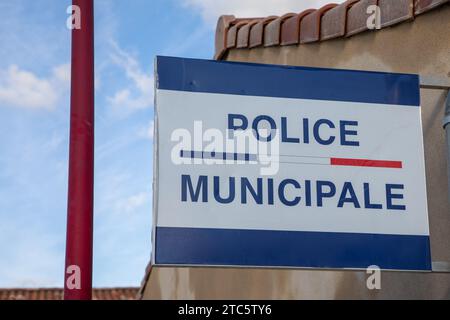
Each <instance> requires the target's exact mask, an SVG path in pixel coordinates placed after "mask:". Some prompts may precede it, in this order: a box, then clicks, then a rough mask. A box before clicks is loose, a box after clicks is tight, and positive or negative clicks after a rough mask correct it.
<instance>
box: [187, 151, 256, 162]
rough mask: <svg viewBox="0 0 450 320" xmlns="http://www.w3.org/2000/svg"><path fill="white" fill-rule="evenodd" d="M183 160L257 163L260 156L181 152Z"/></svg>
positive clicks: (214, 152) (215, 152)
mask: <svg viewBox="0 0 450 320" xmlns="http://www.w3.org/2000/svg"><path fill="white" fill-rule="evenodd" d="M180 157H181V158H189V159H216V160H236V161H238V160H239V161H257V160H258V155H256V154H249V153H236V152H234V153H230V152H228V153H227V152H217V151H213V152H206V151H188V150H181V151H180Z"/></svg>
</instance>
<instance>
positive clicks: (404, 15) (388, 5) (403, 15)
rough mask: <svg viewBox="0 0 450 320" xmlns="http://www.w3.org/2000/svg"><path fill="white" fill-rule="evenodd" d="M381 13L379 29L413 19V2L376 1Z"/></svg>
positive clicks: (403, 0)
mask: <svg viewBox="0 0 450 320" xmlns="http://www.w3.org/2000/svg"><path fill="white" fill-rule="evenodd" d="M378 6H379V7H380V12H381V27H382V28H385V27H389V26H392V25H394V24H397V23H400V22H403V21H406V20H411V19H414V0H395V1H392V0H378Z"/></svg>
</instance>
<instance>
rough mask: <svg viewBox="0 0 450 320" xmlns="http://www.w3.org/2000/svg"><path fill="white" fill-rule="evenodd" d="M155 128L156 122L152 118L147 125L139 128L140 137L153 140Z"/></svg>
mask: <svg viewBox="0 0 450 320" xmlns="http://www.w3.org/2000/svg"><path fill="white" fill-rule="evenodd" d="M154 130H155V122H154V121H153V120H151V121H150V122H149V123H148V125H147V126H143V127H141V129H140V130H139V137H141V138H145V139H150V140H153V135H154Z"/></svg>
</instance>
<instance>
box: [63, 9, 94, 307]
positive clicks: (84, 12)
mask: <svg viewBox="0 0 450 320" xmlns="http://www.w3.org/2000/svg"><path fill="white" fill-rule="evenodd" d="M73 6H78V7H79V8H80V10H79V13H81V16H80V18H81V24H80V28H79V29H77V28H73V30H72V75H71V78H72V82H71V99H70V147H69V149H70V150H69V190H68V203H67V234H66V266H65V277H64V278H65V281H64V299H65V300H90V299H91V298H92V239H93V196H94V7H93V6H94V4H93V0H73Z"/></svg>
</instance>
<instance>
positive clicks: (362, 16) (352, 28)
mask: <svg viewBox="0 0 450 320" xmlns="http://www.w3.org/2000/svg"><path fill="white" fill-rule="evenodd" d="M372 5H378V0H361V1H359V2H358V3H356V4H354V5H353V6H352V7H351V8H350V9H349V10H348V13H347V33H346V36H347V37H349V36H352V35H355V34H357V33H360V32H363V31H366V30H368V28H367V18H368V14H367V8H368V7H369V6H372Z"/></svg>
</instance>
